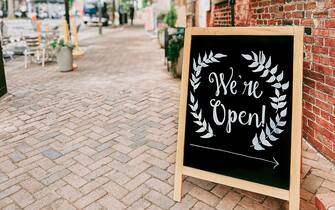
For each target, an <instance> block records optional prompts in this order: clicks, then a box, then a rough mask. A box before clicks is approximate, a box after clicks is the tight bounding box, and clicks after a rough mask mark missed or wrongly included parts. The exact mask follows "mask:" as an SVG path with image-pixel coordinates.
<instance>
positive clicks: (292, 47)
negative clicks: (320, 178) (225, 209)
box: [174, 27, 303, 210]
mask: <svg viewBox="0 0 335 210" xmlns="http://www.w3.org/2000/svg"><path fill="white" fill-rule="evenodd" d="M184 49H185V50H184V63H183V75H182V87H181V97H180V99H181V100H180V112H179V130H178V143H177V158H176V171H175V189H174V190H175V191H174V199H175V200H176V201H180V200H181V191H182V176H183V175H186V176H192V177H196V178H200V179H204V180H208V181H212V182H216V183H220V184H225V185H228V186H232V187H237V188H240V189H244V190H248V191H252V192H256V193H260V194H264V195H268V196H272V197H276V198H279V199H283V200H287V201H289V207H290V210H296V209H299V193H300V167H301V112H302V64H303V28H302V27H258V28H256V27H237V28H188V29H187V30H186V35H185V46H184Z"/></svg>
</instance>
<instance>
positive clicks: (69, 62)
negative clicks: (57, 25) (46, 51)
mask: <svg viewBox="0 0 335 210" xmlns="http://www.w3.org/2000/svg"><path fill="white" fill-rule="evenodd" d="M50 46H51V48H53V49H54V50H55V54H56V57H57V64H58V67H59V70H60V71H62V72H65V71H72V70H73V56H72V50H73V48H74V45H73V44H72V43H71V42H64V40H63V39H59V40H53V41H52V42H51V43H50Z"/></svg>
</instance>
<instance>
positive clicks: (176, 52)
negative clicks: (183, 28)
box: [167, 34, 184, 77]
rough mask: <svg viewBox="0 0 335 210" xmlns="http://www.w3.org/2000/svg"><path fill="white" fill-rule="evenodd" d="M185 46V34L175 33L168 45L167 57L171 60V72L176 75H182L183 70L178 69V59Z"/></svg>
mask: <svg viewBox="0 0 335 210" xmlns="http://www.w3.org/2000/svg"><path fill="white" fill-rule="evenodd" d="M183 46H184V36H183V35H181V34H179V35H173V36H172V39H170V40H169V44H168V46H167V58H168V60H169V61H171V72H172V74H173V76H174V77H180V76H181V70H179V71H177V67H178V59H179V56H180V50H181V49H182V48H183Z"/></svg>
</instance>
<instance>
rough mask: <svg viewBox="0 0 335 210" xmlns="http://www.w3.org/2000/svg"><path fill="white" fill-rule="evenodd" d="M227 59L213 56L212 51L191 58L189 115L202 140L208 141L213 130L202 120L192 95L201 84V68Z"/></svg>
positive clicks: (219, 55) (196, 102) (220, 55)
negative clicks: (197, 127)
mask: <svg viewBox="0 0 335 210" xmlns="http://www.w3.org/2000/svg"><path fill="white" fill-rule="evenodd" d="M223 57H227V55H224V54H221V53H217V54H215V55H214V54H213V52H212V51H210V53H209V54H208V55H207V53H206V52H205V54H204V55H203V56H201V55H200V53H199V56H198V60H197V61H196V59H194V58H193V72H192V73H191V78H190V84H191V87H192V90H190V92H189V95H190V103H189V106H190V108H191V111H190V113H191V115H192V116H193V118H194V121H193V122H194V123H195V124H197V125H198V126H199V129H198V130H196V131H195V132H196V133H199V134H200V137H201V138H203V139H209V138H212V137H213V136H214V132H213V129H212V127H211V125H210V124H209V122H208V121H206V119H205V118H204V116H203V115H202V109H201V108H200V107H199V103H198V100H197V99H196V98H195V97H194V95H193V94H194V93H195V92H196V90H197V89H198V88H199V85H200V83H201V80H200V79H201V76H200V73H201V70H202V68H206V67H208V66H209V64H211V63H219V62H220V61H219V60H218V59H220V58H223Z"/></svg>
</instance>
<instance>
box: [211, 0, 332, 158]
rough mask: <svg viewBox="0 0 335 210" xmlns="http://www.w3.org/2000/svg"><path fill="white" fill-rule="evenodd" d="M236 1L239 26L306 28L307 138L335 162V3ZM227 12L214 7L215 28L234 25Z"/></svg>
mask: <svg viewBox="0 0 335 210" xmlns="http://www.w3.org/2000/svg"><path fill="white" fill-rule="evenodd" d="M236 2H237V4H236V5H235V13H236V14H235V15H236V16H235V24H236V26H242V25H254V26H263V25H301V26H305V38H304V84H303V91H304V92H303V136H304V138H306V139H307V140H308V141H309V142H310V143H312V144H313V145H314V146H315V147H316V148H317V149H318V150H319V151H321V152H322V153H323V154H325V155H326V156H327V157H328V158H330V159H331V160H332V161H333V162H335V0H239V1H236ZM226 11H230V6H229V5H228V4H219V5H213V13H214V15H213V16H212V17H213V18H214V20H213V23H214V26H229V25H230V21H228V20H227V19H226V18H227V16H230V13H229V15H228V14H226Z"/></svg>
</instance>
